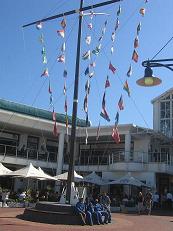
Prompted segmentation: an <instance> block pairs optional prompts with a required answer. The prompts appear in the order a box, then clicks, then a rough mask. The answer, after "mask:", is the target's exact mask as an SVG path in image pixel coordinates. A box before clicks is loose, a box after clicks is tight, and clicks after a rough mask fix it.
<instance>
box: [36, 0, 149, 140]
mask: <svg viewBox="0 0 173 231" xmlns="http://www.w3.org/2000/svg"><path fill="white" fill-rule="evenodd" d="M147 2H148V0H145V3H147ZM121 11H122V9H121V6H120V5H119V7H118V9H117V12H116V21H115V27H114V30H113V32H112V33H111V47H110V55H111V57H112V55H113V53H114V48H115V47H114V46H115V40H116V36H117V31H118V29H119V26H120V15H121ZM145 12H146V9H145V8H144V7H143V8H141V9H140V10H139V13H140V14H141V15H142V16H144V15H145ZM89 15H90V22H89V23H88V25H87V27H88V32H87V35H86V37H85V42H86V44H87V46H88V50H87V51H86V52H85V53H84V54H83V55H82V59H83V60H87V61H88V63H87V67H86V69H85V72H84V74H85V76H86V77H87V80H86V83H85V97H84V103H83V109H84V112H85V121H86V130H85V131H86V139H85V142H86V144H87V142H88V131H87V127H88V122H89V114H88V99H89V94H90V88H91V79H92V77H93V76H94V73H95V67H96V58H97V57H98V56H99V54H100V51H101V47H102V40H103V37H104V35H105V32H106V26H107V20H106V21H105V22H104V25H103V28H102V30H101V35H100V36H99V38H98V44H97V46H96V47H95V48H94V49H93V50H92V49H91V46H90V45H91V41H92V36H91V31H92V29H93V21H92V19H93V16H94V13H93V11H90V14H89ZM60 25H61V29H60V30H57V34H58V36H59V37H61V38H62V39H63V42H62V45H61V49H60V53H59V55H58V57H57V61H58V62H59V63H62V64H63V65H64V70H63V78H64V86H63V94H64V112H65V118H66V121H65V122H66V134H67V135H68V102H67V87H66V84H67V68H66V54H65V53H66V41H65V31H66V25H67V24H66V19H65V18H63V19H62V21H61V23H60ZM42 27H43V24H42V22H40V23H37V24H36V28H37V29H38V30H41V29H42ZM140 31H141V22H139V23H138V25H137V28H136V36H135V39H134V44H133V53H132V58H131V59H132V61H134V63H137V62H138V59H139V55H138V47H139V34H140ZM39 41H40V43H41V44H42V50H41V55H42V63H43V68H44V69H43V72H42V74H41V77H49V81H48V82H49V86H48V92H49V96H50V106H51V107H52V120H53V122H54V127H53V134H54V135H55V136H57V135H58V129H57V123H56V113H55V110H54V103H53V92H52V89H51V81H50V80H51V79H50V76H49V70H48V62H47V55H46V46H45V42H44V36H43V33H40V37H39ZM111 59H112V58H111ZM111 59H110V61H109V64H108V71H109V72H111V73H112V74H115V73H116V70H117V68H116V67H115V66H114V65H113V63H112V61H111ZM131 75H132V63H130V66H129V68H128V71H127V77H130V76H131ZM109 87H111V83H110V79H109V73H107V76H106V80H105V84H104V92H103V97H102V108H101V113H100V116H101V117H102V118H103V119H105V120H106V121H107V122H110V117H109V113H108V111H107V106H106V94H107V90H108V88H109ZM123 90H125V91H126V92H127V94H128V96H129V97H130V89H129V84H128V81H127V79H126V80H125V82H124V84H123ZM122 110H124V102H123V94H121V95H120V98H119V101H118V103H117V112H116V116H115V123H114V128H113V130H112V138H113V139H114V140H115V142H116V143H119V142H120V135H119V131H118V124H119V116H120V111H122ZM99 135H100V120H99V124H98V128H97V134H96V140H98V139H99Z"/></svg>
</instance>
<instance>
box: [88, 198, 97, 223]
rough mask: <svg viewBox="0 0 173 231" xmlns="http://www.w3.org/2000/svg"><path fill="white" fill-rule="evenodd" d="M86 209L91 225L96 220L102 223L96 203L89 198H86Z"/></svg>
mask: <svg viewBox="0 0 173 231" xmlns="http://www.w3.org/2000/svg"><path fill="white" fill-rule="evenodd" d="M85 211H86V219H87V223H89V225H93V223H94V221H96V223H97V224H98V225H100V221H99V213H98V212H95V211H94V205H93V204H92V202H90V201H89V198H86V200H85Z"/></svg>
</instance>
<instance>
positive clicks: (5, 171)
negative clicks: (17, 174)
mask: <svg viewBox="0 0 173 231" xmlns="http://www.w3.org/2000/svg"><path fill="white" fill-rule="evenodd" d="M10 172H12V171H11V170H10V169H8V168H6V167H5V166H4V165H3V164H2V163H0V176H6V175H7V174H8V173H10Z"/></svg>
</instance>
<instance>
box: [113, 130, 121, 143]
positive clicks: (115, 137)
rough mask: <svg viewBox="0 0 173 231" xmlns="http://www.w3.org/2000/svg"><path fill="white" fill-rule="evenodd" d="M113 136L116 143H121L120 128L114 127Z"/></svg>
mask: <svg viewBox="0 0 173 231" xmlns="http://www.w3.org/2000/svg"><path fill="white" fill-rule="evenodd" d="M112 138H113V139H114V141H115V143H117V144H118V143H120V141H121V140H120V134H119V131H118V128H117V127H116V128H113V130H112Z"/></svg>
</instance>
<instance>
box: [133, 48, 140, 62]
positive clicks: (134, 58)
mask: <svg viewBox="0 0 173 231" xmlns="http://www.w3.org/2000/svg"><path fill="white" fill-rule="evenodd" d="M138 58H139V56H138V53H137V52H136V50H134V51H133V55H132V60H133V61H135V63H137V62H138Z"/></svg>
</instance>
